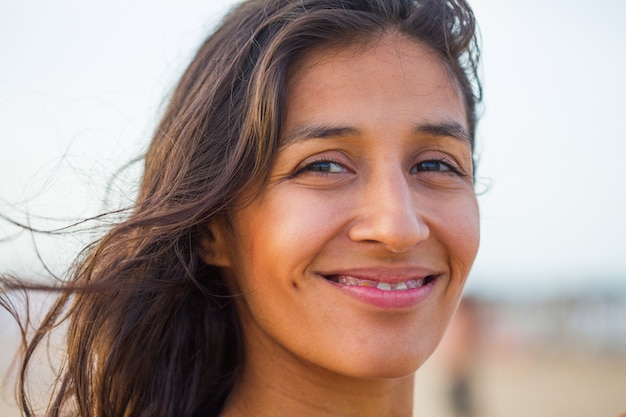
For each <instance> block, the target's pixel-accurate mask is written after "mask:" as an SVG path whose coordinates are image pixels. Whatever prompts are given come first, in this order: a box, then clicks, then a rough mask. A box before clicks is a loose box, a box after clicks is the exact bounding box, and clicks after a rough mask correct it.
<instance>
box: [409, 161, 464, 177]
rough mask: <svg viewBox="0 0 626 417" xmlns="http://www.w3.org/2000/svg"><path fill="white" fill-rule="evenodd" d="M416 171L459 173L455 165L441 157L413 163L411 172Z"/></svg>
mask: <svg viewBox="0 0 626 417" xmlns="http://www.w3.org/2000/svg"><path fill="white" fill-rule="evenodd" d="M418 172H446V173H449V174H456V175H461V172H460V171H459V170H458V169H457V168H456V167H454V166H453V165H452V164H451V163H449V162H447V161H445V160H443V159H429V160H427V161H421V162H419V163H417V164H415V165H414V166H413V167H412V168H411V174H416V173H418Z"/></svg>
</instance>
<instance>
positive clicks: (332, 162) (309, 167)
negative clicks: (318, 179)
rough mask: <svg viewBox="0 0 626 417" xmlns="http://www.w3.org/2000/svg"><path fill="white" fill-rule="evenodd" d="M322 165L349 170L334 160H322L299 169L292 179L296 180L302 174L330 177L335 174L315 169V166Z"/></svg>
mask: <svg viewBox="0 0 626 417" xmlns="http://www.w3.org/2000/svg"><path fill="white" fill-rule="evenodd" d="M322 164H329V165H338V166H340V167H342V168H343V169H344V170H346V171H347V170H348V169H347V168H346V167H345V166H344V165H343V164H342V163H341V162H337V161H334V160H332V159H327V158H321V159H318V160H315V161H312V162H310V163H308V164H306V165H305V166H303V167H302V168H299V169H297V170H296V172H294V173H293V175H292V178H295V177H297V176H299V175H301V174H303V173H304V172H307V171H308V172H314V173H316V174H319V175H330V174H333V172H330V171H322V170H320V169H313V168H314V167H315V166H321V165H322Z"/></svg>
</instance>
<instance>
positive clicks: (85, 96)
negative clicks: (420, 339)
mask: <svg viewBox="0 0 626 417" xmlns="http://www.w3.org/2000/svg"><path fill="white" fill-rule="evenodd" d="M234 3H235V2H234V1H228V0H221V1H214V0H179V1H177V2H172V1H165V0H151V1H148V0H136V1H132V2H128V1H122V0H109V1H107V2H84V1H79V0H57V1H55V2H47V1H44V0H0V5H1V6H0V7H1V9H0V10H1V12H0V39H1V41H0V144H1V145H2V147H1V151H0V213H1V214H4V215H8V216H11V217H12V218H14V219H16V220H18V221H21V222H24V223H28V224H30V225H32V226H33V227H35V228H40V229H55V228H59V227H63V226H66V225H68V224H70V223H72V222H73V221H74V220H76V219H80V218H85V217H88V216H92V215H95V214H97V213H99V212H102V211H103V210H110V209H112V208H116V207H121V206H125V205H126V204H128V202H129V201H131V200H132V198H133V193H134V191H135V189H136V186H137V176H138V175H139V173H140V167H139V166H137V165H131V166H130V167H128V168H127V169H125V170H120V169H121V168H122V167H123V166H124V165H125V164H126V163H127V162H128V161H130V160H131V159H132V158H133V157H135V156H137V155H139V154H141V153H142V152H143V150H144V149H145V147H146V145H147V143H148V141H149V138H150V135H151V132H152V130H153V129H154V127H155V125H156V123H157V120H158V116H159V114H160V112H161V110H162V107H163V103H164V102H165V100H166V97H167V94H168V93H169V92H170V90H171V89H172V87H173V84H174V83H175V82H176V80H177V78H178V77H179V76H180V75H181V74H182V71H183V70H184V68H185V66H186V64H187V63H188V62H189V60H190V59H191V57H192V55H193V53H194V51H195V49H196V48H197V47H198V46H199V44H200V42H201V41H202V39H203V38H204V37H205V36H206V34H207V33H209V32H210V31H211V28H212V27H214V25H215V24H216V22H218V21H219V19H220V18H221V16H223V14H224V13H225V12H226V11H227V10H228V9H229V8H230V7H232V5H233V4H234ZM470 3H471V4H472V5H473V7H474V10H475V13H476V16H477V19H478V21H479V24H480V29H481V33H482V45H483V70H482V71H483V78H484V93H485V103H484V116H483V118H482V121H481V124H480V126H479V132H478V138H477V140H478V155H479V166H478V183H477V190H478V192H479V193H480V197H479V200H480V204H481V216H482V242H481V249H480V252H479V255H478V258H477V260H476V263H475V267H474V269H473V271H472V273H471V276H470V279H469V282H468V287H467V292H466V294H467V296H466V301H465V302H464V304H463V305H462V307H461V309H460V310H459V314H458V316H457V318H456V319H455V322H454V323H453V325H452V326H451V328H450V330H449V332H448V335H447V336H446V338H445V339H444V341H443V342H442V346H441V348H440V349H439V350H438V351H437V352H436V353H435V355H434V356H433V358H432V359H431V360H429V362H428V363H427V364H426V365H425V366H424V367H423V368H422V369H421V370H420V371H419V372H418V376H417V383H416V393H417V397H416V405H415V408H416V412H415V415H416V416H430V417H433V416H437V417H461V416H464V417H477V416H480V417H501V416H507V417H516V416H525V417H527V416H547V417H591V416H593V417H597V416H609V417H617V415H618V414H619V413H620V412H626V220H624V213H626V164H625V163H624V160H625V158H626V124H624V117H625V116H626V104H625V103H626V102H625V101H624V97H626V81H624V74H626V34H625V32H624V31H623V22H622V20H623V16H624V15H626V2H622V1H620V0H597V1H595V2H587V1H582V0H569V1H565V0H528V1H525V2H520V1H515V0H473V1H471V0H470ZM112 179H113V180H112ZM92 238H93V235H89V234H76V235H62V236H43V235H35V236H31V235H30V234H28V233H23V232H21V231H20V230H19V229H18V228H15V227H12V226H11V225H10V224H9V223H7V222H4V221H0V271H3V272H5V271H13V272H16V273H18V274H21V275H29V276H42V277H43V276H45V275H46V273H45V271H43V268H42V267H41V263H40V261H39V260H38V259H37V253H36V252H35V250H34V248H35V247H36V248H37V250H38V252H39V256H41V258H42V259H43V260H44V261H45V263H46V264H47V265H48V266H49V267H50V268H51V269H52V270H53V271H54V272H57V273H60V272H62V271H63V268H64V267H66V266H67V265H68V263H69V262H70V260H71V259H72V257H73V256H74V255H75V254H76V253H77V251H78V250H79V248H80V247H81V246H83V245H84V244H85V243H87V242H88V241H89V240H90V239H92ZM16 335H17V333H16V329H15V326H14V325H13V322H12V321H11V318H10V317H9V316H8V314H7V313H5V312H4V311H0V371H2V372H4V370H5V369H7V368H8V367H9V363H10V360H11V357H12V352H13V351H14V350H15V348H16V346H17V339H16ZM11 384H12V376H11V374H9V375H8V376H7V378H6V379H5V386H4V387H3V389H2V391H1V392H2V395H0V415H2V416H6V417H13V416H17V415H18V412H17V411H16V410H15V408H14V407H13V406H12V405H11V402H12V401H13V400H12V395H13V391H12V387H11Z"/></svg>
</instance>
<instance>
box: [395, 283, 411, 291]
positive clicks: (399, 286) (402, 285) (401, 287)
mask: <svg viewBox="0 0 626 417" xmlns="http://www.w3.org/2000/svg"><path fill="white" fill-rule="evenodd" d="M408 289H409V287H407V286H406V283H404V282H398V283H397V284H396V290H398V291H404V290H408Z"/></svg>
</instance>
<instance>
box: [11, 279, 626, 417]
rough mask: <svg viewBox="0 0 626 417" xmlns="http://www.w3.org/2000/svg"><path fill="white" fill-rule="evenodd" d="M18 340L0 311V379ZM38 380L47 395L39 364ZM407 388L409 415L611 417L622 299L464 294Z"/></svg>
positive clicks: (619, 382)
mask: <svg viewBox="0 0 626 417" xmlns="http://www.w3.org/2000/svg"><path fill="white" fill-rule="evenodd" d="M467 306H469V308H465V307H467ZM468 312H469V313H468ZM17 340H18V339H17V331H16V328H15V326H14V324H13V323H12V319H11V318H10V317H9V315H8V314H7V313H6V312H5V311H1V312H0V358H1V359H0V367H1V369H2V372H3V374H4V373H6V370H7V368H8V366H9V363H10V361H11V358H12V357H13V355H14V352H15V349H16V348H17V343H18V341H17ZM36 373H37V375H36V378H37V383H39V384H42V385H41V386H39V388H42V389H44V390H45V386H44V385H43V384H44V383H42V382H41V381H42V380H44V379H45V377H44V375H46V374H48V372H47V367H46V366H44V364H43V363H42V366H41V367H39V366H38V367H37V372H36ZM13 381H14V379H12V377H11V376H9V377H7V378H5V379H4V386H3V389H2V396H1V403H0V416H2V417H18V416H19V411H18V410H17V408H16V407H15V402H14V391H13ZM459 381H462V382H463V383H462V384H460V385H459V384H457V383H458V382H459ZM459 387H461V388H459ZM415 390H416V397H415V414H414V415H415V417H529V416H533V417H534V416H537V417H617V416H618V415H620V414H621V413H624V412H626V294H623V293H619V292H615V291H611V292H606V293H605V294H604V295H598V294H596V295H594V296H591V295H589V294H586V295H584V296H582V295H580V296H568V297H564V296H562V297H557V298H545V299H537V298H532V299H527V300H523V299H522V300H520V299H516V300H515V299H503V298H502V297H499V298H489V297H477V296H470V297H467V298H466V299H465V301H464V303H463V304H462V306H461V308H460V310H459V313H458V314H457V316H456V317H455V320H454V321H453V323H452V325H451V327H450V329H449V331H448V333H447V334H446V337H445V338H444V340H443V342H442V344H441V346H440V347H439V349H438V350H437V351H436V352H435V354H434V355H433V356H432V357H431V358H430V359H429V360H428V362H427V363H426V364H425V365H424V366H423V367H422V368H421V369H420V370H419V371H418V373H417V377H416V385H415Z"/></svg>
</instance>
